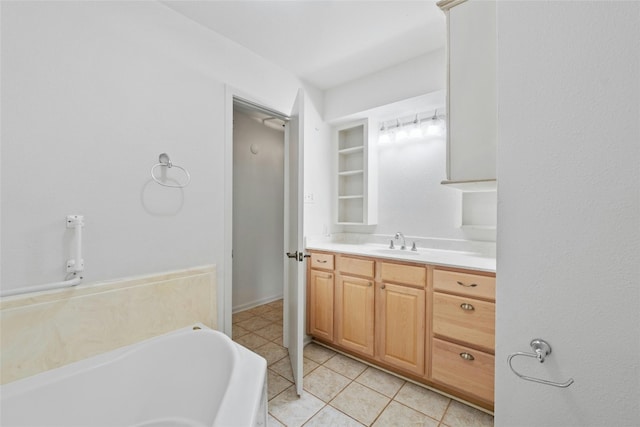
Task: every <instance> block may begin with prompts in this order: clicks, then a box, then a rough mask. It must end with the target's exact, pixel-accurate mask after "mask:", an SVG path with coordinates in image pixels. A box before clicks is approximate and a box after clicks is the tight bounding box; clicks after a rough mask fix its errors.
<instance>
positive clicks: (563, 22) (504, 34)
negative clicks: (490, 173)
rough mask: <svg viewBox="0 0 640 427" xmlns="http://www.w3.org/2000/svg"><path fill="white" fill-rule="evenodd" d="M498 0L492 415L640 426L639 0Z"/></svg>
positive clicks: (553, 423)
mask: <svg viewBox="0 0 640 427" xmlns="http://www.w3.org/2000/svg"><path fill="white" fill-rule="evenodd" d="M497 4H498V14H497V16H498V34H499V37H498V76H499V79H498V94H499V95H498V111H500V114H499V119H498V123H499V124H498V136H499V139H498V166H497V170H498V271H497V294H496V302H497V310H496V315H497V317H496V396H495V397H496V404H495V408H496V412H495V414H496V418H495V422H496V425H497V426H518V427H525V426H532V427H533V426H546V427H560V426H562V427H564V426H638V425H639V424H638V423H639V419H640V359H639V356H638V354H639V353H640V326H639V325H640V311H639V310H638V306H639V305H640V304H639V303H640V287H639V284H638V278H639V277H640V220H639V219H640V167H639V165H640V145H639V144H638V141H640V120H639V118H640V80H639V78H638V76H640V49H638V41H639V40H640V22H639V21H640V3H639V2H535V1H531V2H508V1H499V2H498V3H497ZM595 100H597V105H594V101H595ZM597 112H606V117H602V116H598V113H597ZM595 117H597V118H595ZM533 338H542V339H544V340H547V341H548V342H549V344H550V345H551V348H552V351H551V354H550V355H549V357H547V358H546V360H545V361H544V363H539V362H538V361H537V360H536V359H533V358H528V357H521V356H518V357H516V358H514V359H513V365H514V368H515V369H516V370H517V371H518V372H519V373H520V374H523V375H527V376H530V377H536V378H539V379H542V380H548V381H554V382H560V383H564V382H566V381H568V380H569V379H570V378H573V379H574V380H575V382H574V383H573V384H572V385H570V386H569V387H567V388H559V387H554V386H551V385H548V384H543V383H537V382H531V381H525V380H522V379H520V378H518V377H517V376H516V375H515V374H514V373H513V372H511V370H510V369H509V367H508V365H507V357H508V355H510V354H513V353H515V352H518V351H520V352H529V353H531V352H532V349H531V348H530V347H529V343H530V341H531V340H532V339H533Z"/></svg>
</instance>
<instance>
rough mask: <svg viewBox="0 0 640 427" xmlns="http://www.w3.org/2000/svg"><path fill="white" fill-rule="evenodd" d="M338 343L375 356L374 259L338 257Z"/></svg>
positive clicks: (349, 348)
mask: <svg viewBox="0 0 640 427" xmlns="http://www.w3.org/2000/svg"><path fill="white" fill-rule="evenodd" d="M337 259H338V261H337V267H336V275H337V280H336V299H335V304H336V310H335V313H334V315H335V324H336V340H335V342H336V343H337V344H338V345H340V346H342V347H344V348H346V349H348V350H351V351H354V352H356V353H359V354H362V355H365V356H370V357H371V356H373V353H374V293H375V290H374V274H375V263H374V261H373V260H368V259H362V258H356V257H348V256H344V255H338V256H337Z"/></svg>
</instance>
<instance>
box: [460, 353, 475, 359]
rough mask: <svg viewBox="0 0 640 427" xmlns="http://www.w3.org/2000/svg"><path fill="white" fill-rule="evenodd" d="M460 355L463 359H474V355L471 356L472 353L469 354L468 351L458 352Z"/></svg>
mask: <svg viewBox="0 0 640 427" xmlns="http://www.w3.org/2000/svg"><path fill="white" fill-rule="evenodd" d="M460 357H462V358H463V359H464V360H475V357H473V354H469V353H460Z"/></svg>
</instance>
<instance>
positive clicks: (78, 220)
mask: <svg viewBox="0 0 640 427" xmlns="http://www.w3.org/2000/svg"><path fill="white" fill-rule="evenodd" d="M82 227H84V216H82V215H67V228H73V231H74V235H73V251H74V252H75V253H74V254H73V255H74V257H73V258H71V259H70V260H68V261H67V273H78V272H80V271H83V270H84V260H83V259H82Z"/></svg>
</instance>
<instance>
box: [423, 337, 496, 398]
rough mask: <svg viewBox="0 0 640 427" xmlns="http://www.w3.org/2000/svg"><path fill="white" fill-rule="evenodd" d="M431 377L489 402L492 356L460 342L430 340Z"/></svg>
mask: <svg viewBox="0 0 640 427" xmlns="http://www.w3.org/2000/svg"><path fill="white" fill-rule="evenodd" d="M432 350H433V353H432V358H431V361H432V362H431V377H432V378H433V380H434V381H438V382H441V383H443V384H447V385H449V386H452V387H455V388H457V389H460V390H462V391H465V392H467V393H470V394H473V395H474V396H477V397H479V398H481V399H483V400H486V401H488V402H493V383H494V379H493V378H494V357H493V356H492V355H490V354H487V353H483V352H481V351H478V350H473V349H470V348H467V347H464V346H461V345H457V344H453V343H450V342H447V341H442V340H439V339H434V340H433V349H432Z"/></svg>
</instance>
